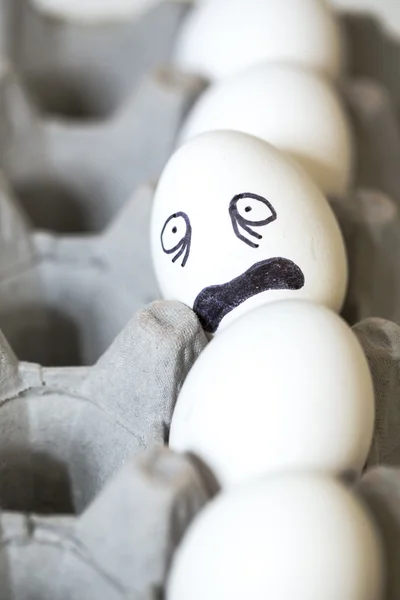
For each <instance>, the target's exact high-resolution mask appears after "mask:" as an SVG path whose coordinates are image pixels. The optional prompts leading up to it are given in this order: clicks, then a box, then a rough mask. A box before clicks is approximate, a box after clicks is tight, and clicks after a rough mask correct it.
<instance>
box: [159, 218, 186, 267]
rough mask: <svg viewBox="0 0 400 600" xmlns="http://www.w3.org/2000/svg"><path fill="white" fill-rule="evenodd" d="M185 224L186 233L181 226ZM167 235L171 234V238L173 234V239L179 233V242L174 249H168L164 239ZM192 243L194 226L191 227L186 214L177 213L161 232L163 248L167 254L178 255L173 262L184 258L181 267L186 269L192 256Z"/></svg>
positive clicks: (167, 221) (168, 220)
mask: <svg viewBox="0 0 400 600" xmlns="http://www.w3.org/2000/svg"><path fill="white" fill-rule="evenodd" d="M182 221H183V223H184V224H185V231H184V232H183V233H182V232H181V231H180V229H181V227H180V226H181V224H182ZM166 233H169V235H170V237H171V234H172V239H173V238H174V236H177V235H178V234H179V233H180V235H179V241H178V242H177V243H175V241H174V246H173V247H172V248H168V246H167V245H166V244H165V243H164V237H165V235H166ZM191 243H192V226H191V225H190V219H189V217H188V216H187V214H186V213H184V212H177V213H174V214H173V215H171V216H170V217H169V218H168V219H167V220H166V222H165V224H164V227H163V229H162V231H161V246H162V249H163V250H164V252H165V253H166V254H175V252H176V253H177V254H176V255H175V256H174V258H173V259H172V262H173V263H174V262H176V261H177V260H178V258H180V257H181V256H182V254H183V255H184V256H183V259H182V263H181V266H182V267H184V266H185V265H186V263H187V260H188V258H189V254H190V245H191Z"/></svg>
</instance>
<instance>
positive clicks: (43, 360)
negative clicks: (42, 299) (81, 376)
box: [0, 306, 83, 367]
mask: <svg viewBox="0 0 400 600" xmlns="http://www.w3.org/2000/svg"><path fill="white" fill-rule="evenodd" d="M0 328H1V330H2V332H3V333H4V335H5V336H6V338H7V340H8V342H9V343H10V345H11V347H12V348H13V350H14V352H15V354H16V355H17V356H18V358H19V360H21V361H27V362H33V363H37V364H40V365H43V366H52V367H65V366H81V365H82V364H83V357H82V352H81V339H80V338H81V334H80V331H79V328H78V325H77V323H76V322H74V320H73V319H72V318H71V317H69V316H67V315H65V314H63V313H62V312H61V311H59V310H54V309H49V308H46V307H44V306H28V307H26V306H25V307H23V308H21V309H15V310H14V311H11V310H8V311H7V312H4V313H2V314H0Z"/></svg>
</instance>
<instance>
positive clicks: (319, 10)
mask: <svg viewBox="0 0 400 600" xmlns="http://www.w3.org/2000/svg"><path fill="white" fill-rule="evenodd" d="M267 61H268V62H275V63H289V64H293V65H297V66H302V67H307V68H309V69H312V70H315V71H318V72H320V73H323V74H325V75H327V76H328V77H331V78H337V77H338V76H339V75H340V73H341V70H342V63H343V40H342V35H341V31H340V27H339V24H338V21H337V19H336V16H335V14H334V11H333V10H332V9H331V8H330V7H329V6H328V5H327V4H326V3H325V2H321V0H234V1H232V0H218V1H210V0H209V1H207V2H200V3H199V4H198V5H197V6H194V7H193V8H192V10H191V12H190V14H189V16H188V17H187V19H186V21H185V23H184V24H183V26H182V30H181V32H180V35H179V36H178V40H177V44H176V49H175V63H176V65H177V66H179V67H180V68H182V69H184V70H188V71H193V72H196V73H198V74H200V75H202V76H204V77H206V78H208V79H220V78H222V77H226V76H228V75H231V74H233V73H236V72H238V71H241V70H243V69H246V68H247V67H249V66H251V65H255V64H258V63H264V62H267Z"/></svg>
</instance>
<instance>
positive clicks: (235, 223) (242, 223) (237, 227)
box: [229, 194, 277, 248]
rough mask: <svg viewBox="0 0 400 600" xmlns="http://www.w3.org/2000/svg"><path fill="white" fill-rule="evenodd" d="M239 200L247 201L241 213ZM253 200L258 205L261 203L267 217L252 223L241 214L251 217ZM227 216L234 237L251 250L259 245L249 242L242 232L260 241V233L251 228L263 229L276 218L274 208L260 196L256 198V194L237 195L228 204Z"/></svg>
mask: <svg viewBox="0 0 400 600" xmlns="http://www.w3.org/2000/svg"><path fill="white" fill-rule="evenodd" d="M241 200H248V204H247V205H246V206H245V207H244V209H242V211H240V210H239V207H238V203H239V202H240V201H241ZM254 200H256V201H257V202H259V203H262V204H263V205H264V206H265V208H266V209H267V210H266V213H267V214H268V216H267V218H266V219H262V220H257V221H252V220H251V219H250V218H247V217H246V216H245V215H244V214H243V213H246V214H248V216H249V217H251V212H252V211H253V208H254ZM229 215H230V217H231V221H232V227H233V231H234V232H235V235H236V237H238V238H239V240H242V242H244V243H245V244H247V245H248V246H250V247H251V248H258V247H259V244H256V243H255V242H253V241H251V240H249V239H248V238H247V237H246V236H245V235H244V234H243V233H242V231H245V232H246V233H248V235H250V236H252V237H253V238H255V239H257V240H261V239H262V235H261V234H260V233H258V232H257V231H254V230H253V229H252V228H253V227H265V225H268V224H269V223H272V222H273V221H275V220H276V218H277V214H276V211H275V209H274V207H273V206H272V204H271V203H270V202H268V200H266V199H265V198H263V197H262V196H258V195H257V194H238V195H237V196H235V197H234V198H232V200H231V202H230V204H229ZM241 230H242V231H241Z"/></svg>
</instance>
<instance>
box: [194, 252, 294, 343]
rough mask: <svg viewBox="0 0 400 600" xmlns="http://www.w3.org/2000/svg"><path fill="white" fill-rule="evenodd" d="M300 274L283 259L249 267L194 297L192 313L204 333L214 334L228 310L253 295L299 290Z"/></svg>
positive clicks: (274, 259) (268, 260)
mask: <svg viewBox="0 0 400 600" xmlns="http://www.w3.org/2000/svg"><path fill="white" fill-rule="evenodd" d="M304 281H305V280H304V274H303V272H302V271H301V269H300V267H298V266H297V265H296V264H295V263H294V262H292V261H291V260H288V259H287V258H269V259H267V260H262V261H261V262H258V263H256V264H254V265H252V266H251V267H250V269H248V270H247V271H245V272H244V273H242V275H239V276H238V277H236V278H235V279H232V281H228V282H227V283H222V284H220V285H211V286H209V287H207V288H205V289H204V290H203V291H201V292H200V294H199V295H198V296H197V298H196V300H195V302H194V305H193V310H194V312H195V313H196V314H197V316H198V317H199V320H200V323H201V325H202V327H203V329H204V330H205V331H207V332H208V333H215V332H216V331H217V329H218V326H219V324H220V322H221V321H222V319H223V318H224V317H225V315H227V314H228V313H229V312H230V311H231V310H233V309H234V308H236V307H237V306H239V305H240V304H242V303H243V302H245V300H248V299H249V298H251V297H252V296H255V295H256V294H261V293H262V292H266V291H269V290H300V289H301V288H302V287H303V286H304Z"/></svg>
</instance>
